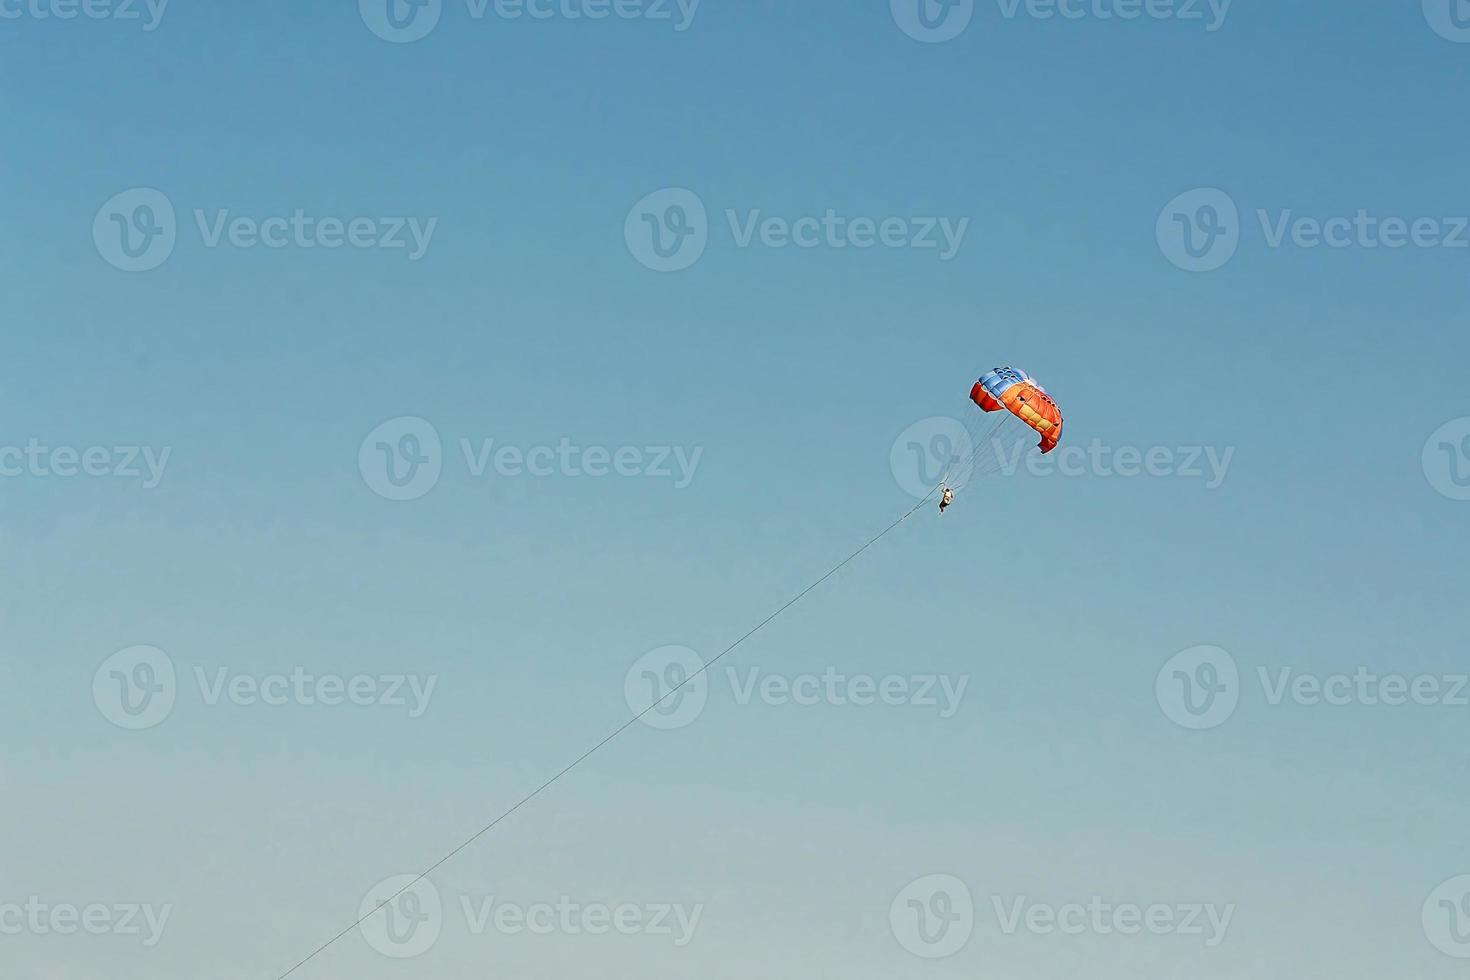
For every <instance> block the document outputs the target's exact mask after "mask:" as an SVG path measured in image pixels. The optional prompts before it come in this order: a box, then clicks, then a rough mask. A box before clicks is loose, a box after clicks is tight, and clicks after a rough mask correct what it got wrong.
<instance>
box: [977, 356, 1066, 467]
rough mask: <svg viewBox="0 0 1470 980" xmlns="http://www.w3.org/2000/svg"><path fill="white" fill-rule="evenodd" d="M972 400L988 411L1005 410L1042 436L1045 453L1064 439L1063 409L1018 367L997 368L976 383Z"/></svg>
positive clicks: (1042, 449) (1042, 448) (1041, 444)
mask: <svg viewBox="0 0 1470 980" xmlns="http://www.w3.org/2000/svg"><path fill="white" fill-rule="evenodd" d="M970 400H971V401H973V402H974V403H975V404H976V405H979V406H980V407H981V408H983V409H984V410H985V411H987V412H999V411H1001V410H1005V411H1008V412H1010V413H1011V414H1012V415H1014V416H1016V418H1018V419H1020V420H1021V421H1022V422H1025V423H1026V424H1027V425H1029V426H1030V427H1031V428H1033V429H1035V430H1036V431H1037V432H1038V433H1040V434H1041V442H1040V444H1039V445H1040V447H1041V451H1042V453H1049V452H1051V451H1052V450H1053V449H1055V448H1057V443H1058V442H1060V441H1061V438H1062V410H1061V409H1059V408H1057V403H1056V402H1054V401H1052V400H1051V396H1050V395H1048V394H1047V393H1046V389H1044V388H1042V387H1041V385H1039V384H1037V383H1036V382H1035V381H1032V380H1031V376H1030V375H1029V374H1027V373H1026V372H1025V371H1022V370H1020V369H1019V368H1011V367H1002V368H996V369H995V370H994V371H991V372H990V373H989V374H987V375H985V376H984V377H982V378H981V379H980V380H979V381H976V382H975V387H973V388H971V389H970Z"/></svg>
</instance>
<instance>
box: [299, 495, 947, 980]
mask: <svg viewBox="0 0 1470 980" xmlns="http://www.w3.org/2000/svg"><path fill="white" fill-rule="evenodd" d="M941 485H942V484H935V486H934V488H933V489H931V490H930V491H929V492H928V493H927V494H925V495H924V499H923V500H920V501H919V502H918V503H917V504H915V505H914V506H913V507H911V508H909V509H908V510H907V511H905V512H904V514H903V515H902V516H900V517H899V518H898V520H896V521H894V522H893V523H892V524H890V525H888V526H887V527H885V528H884V529H883V530H881V531H879V532H878V533H877V534H875V535H873V536H872V537H871V538H869V539H868V540H867V541H866V542H865V543H864V544H863V545H862V547H860V548H858V549H857V550H856V551H854V552H853V553H852V554H850V555H848V556H847V557H846V558H844V559H842V560H841V561H840V562H838V563H837V564H835V565H833V566H832V567H831V568H829V569H828V570H827V571H826V573H824V574H823V575H822V577H821V578H819V579H817V580H816V581H814V582H812V583H811V584H810V585H808V586H807V587H806V588H804V589H802V590H801V591H800V592H798V593H796V595H794V596H792V597H791V598H790V599H788V600H786V603H785V604H784V605H782V606H780V607H779V608H777V609H776V611H775V612H773V613H771V614H770V615H769V616H767V617H766V618H765V619H763V620H761V621H760V622H759V623H756V624H755V625H754V626H752V627H751V628H750V629H749V630H747V631H746V632H745V633H744V634H742V635H741V636H740V638H739V639H737V640H736V641H735V642H734V643H731V644H730V645H729V646H727V647H725V649H723V650H721V651H720V652H719V653H718V654H716V655H715V657H714V658H713V659H711V660H710V661H709V663H707V664H705V665H703V666H702V667H700V668H699V669H698V670H696V671H694V672H693V673H691V674H690V675H689V676H688V677H686V678H684V680H683V681H681V682H679V684H677V685H675V686H674V687H672V688H670V689H669V691H668V693H666V694H665V695H664V696H663V697H661V698H659V699H658V700H657V701H654V702H653V703H652V704H650V705H649V706H648V707H646V708H644V709H643V710H642V711H640V712H638V713H637V714H636V715H634V716H633V717H632V718H629V719H628V720H627V721H625V722H623V723H622V724H621V725H619V726H618V727H617V728H616V729H614V730H613V731H612V732H610V733H608V734H607V735H606V736H604V737H603V739H602V740H601V741H600V742H598V743H596V744H595V745H593V746H592V747H591V748H590V749H588V750H587V751H586V752H583V753H582V754H581V755H579V756H577V758H575V759H573V760H572V761H571V762H570V763H568V764H567V765H566V766H565V767H564V768H563V769H562V770H561V771H559V772H558V773H557V774H556V775H554V776H552V777H551V778H550V779H548V780H546V781H545V782H543V783H542V784H541V785H540V786H537V787H536V788H535V789H533V790H531V792H529V793H527V794H526V795H525V796H523V797H521V798H520V800H518V801H517V802H516V803H515V804H514V805H513V806H511V807H510V808H509V809H507V810H505V811H504V812H502V813H501V814H500V815H499V816H498V817H496V818H495V819H494V820H491V821H490V822H489V823H487V824H486V825H485V826H484V827H481V828H480V829H479V830H478V831H476V832H475V833H474V834H473V835H472V836H471V837H469V838H468V839H466V840H465V841H464V842H463V843H462V844H460V845H459V846H458V847H456V848H454V850H452V851H450V852H449V853H448V854H445V855H444V856H443V857H442V858H440V859H439V860H438V861H435V862H434V863H433V864H432V865H430V866H429V867H428V868H425V869H424V871H423V872H422V873H421V874H419V876H418V877H416V878H414V879H413V880H412V881H410V882H409V883H408V884H406V885H404V886H403V887H402V888H400V889H398V891H396V892H394V893H393V894H392V895H389V896H388V897H387V898H385V899H383V901H382V902H380V903H379V904H378V905H376V906H374V907H373V909H372V911H370V912H366V913H364V914H363V915H362V916H360V917H359V918H358V919H357V921H356V922H353V923H352V924H350V925H348V926H347V928H345V929H343V930H342V931H341V932H339V933H337V934H336V935H335V936H333V937H332V938H331V939H328V940H327V941H326V942H324V943H322V944H321V945H320V946H318V947H317V948H316V949H315V950H313V951H312V952H311V953H310V954H309V955H308V956H306V957H305V958H304V959H302V960H301V961H300V962H299V963H297V964H296V965H295V966H293V967H291V969H289V970H287V971H286V972H285V973H282V974H281V975H280V976H279V977H277V978H276V980H286V978H287V977H289V976H291V975H292V974H293V973H295V972H296V971H297V970H299V969H301V968H302V967H303V966H305V965H306V964H308V963H310V962H311V961H312V960H314V959H316V958H317V957H318V956H320V955H321V954H322V953H324V952H326V951H327V949H329V948H330V947H331V946H332V945H333V944H334V943H336V942H337V941H338V940H339V939H341V938H342V937H343V936H346V935H347V934H348V933H349V932H351V931H352V930H353V929H356V928H357V927H358V926H360V925H362V924H363V923H364V922H366V921H367V920H368V919H370V918H371V917H372V916H374V915H376V914H377V913H379V912H381V911H382V910H383V908H384V907H385V906H387V905H388V904H389V903H391V902H392V901H393V900H394V899H396V898H398V896H400V895H402V894H403V893H404V892H406V891H408V890H409V889H410V888H412V887H414V886H415V885H417V884H418V883H419V882H421V881H423V880H424V879H425V878H427V877H428V876H429V875H431V874H433V873H434V872H435V871H437V870H438V869H439V868H441V867H442V866H443V865H445V864H446V863H448V862H449V860H450V859H452V858H453V857H454V856H455V855H457V854H459V852H460V851H463V850H464V849H465V848H467V847H469V846H470V845H471V844H473V843H474V842H475V841H477V840H479V839H480V838H481V837H484V836H485V835H486V834H488V833H489V832H490V831H491V830H493V829H494V828H495V826H496V825H497V824H499V823H500V822H501V821H502V820H504V819H505V818H506V817H509V816H510V815H511V814H513V813H515V812H516V811H517V810H519V809H520V808H521V807H523V806H525V805H526V804H527V803H530V802H531V801H532V800H534V799H535V798H536V797H538V796H540V795H541V794H542V793H544V792H545V791H546V790H547V789H548V788H550V786H551V785H552V784H553V783H555V782H556V781H557V780H559V779H561V778H562V777H563V776H565V775H566V774H567V773H569V772H571V771H572V770H573V769H575V768H577V767H578V766H579V765H581V764H582V763H583V762H585V761H586V760H587V759H588V758H589V757H590V756H591V755H592V754H593V753H594V752H596V751H597V750H598V749H600V748H602V747H603V746H604V745H607V743H609V742H611V741H612V740H613V739H615V738H617V737H618V736H619V735H621V734H623V732H625V731H627V730H628V729H629V728H631V727H632V726H633V725H634V724H635V723H637V722H638V721H639V719H641V718H642V717H643V716H644V715H646V714H648V713H649V712H650V711H652V710H653V709H655V708H657V707H658V706H659V705H661V704H663V703H664V702H665V701H667V700H668V699H669V698H671V697H673V696H674V695H675V694H677V693H678V692H679V691H680V690H682V689H683V688H684V686H685V685H687V684H689V683H690V682H691V681H693V680H694V679H695V678H696V677H699V676H700V675H701V674H704V673H706V672H707V671H708V670H709V669H710V668H711V667H713V666H714V665H715V664H717V663H718V662H719V661H720V660H721V659H722V658H724V656H725V655H726V654H728V653H729V652H730V651H732V650H734V649H735V648H736V647H738V646H740V644H742V643H744V642H745V641H746V640H748V639H750V638H751V637H752V636H754V635H755V634H756V633H759V632H760V631H761V630H762V629H764V628H765V627H766V626H767V625H768V624H770V623H771V621H772V620H774V619H775V618H776V617H777V616H779V615H781V614H782V613H784V612H785V611H786V610H788V609H790V608H791V607H792V606H794V605H796V604H797V603H798V602H800V601H801V600H802V599H804V598H806V595H807V593H809V592H811V591H812V590H813V589H815V588H816V587H817V586H819V585H821V584H822V583H823V582H825V581H827V580H828V579H829V578H831V577H832V576H833V575H836V574H837V573H838V572H840V571H841V570H842V569H843V568H844V567H845V566H847V565H848V564H849V563H851V562H852V561H854V560H856V559H857V557H858V556H859V555H861V554H862V553H863V552H865V551H867V550H868V549H869V548H871V547H873V545H875V544H877V543H878V542H879V541H881V540H883V538H885V537H887V536H888V534H889V532H891V531H893V530H894V529H895V528H897V527H898V526H899V525H900V524H902V523H903V522H904V521H906V520H908V519H909V518H910V517H912V516H914V514H916V513H918V510H919V508H920V507H923V506H924V505H925V504H927V503H928V502H929V501H930V499H931V498H933V496H934V494H935V493H937V492H938V491H939V488H940V486H941Z"/></svg>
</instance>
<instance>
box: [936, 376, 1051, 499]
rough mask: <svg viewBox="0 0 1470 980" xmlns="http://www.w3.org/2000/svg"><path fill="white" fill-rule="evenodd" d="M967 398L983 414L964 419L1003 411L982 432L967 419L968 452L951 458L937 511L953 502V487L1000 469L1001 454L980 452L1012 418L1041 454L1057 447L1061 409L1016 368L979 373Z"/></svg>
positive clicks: (978, 417)
mask: <svg viewBox="0 0 1470 980" xmlns="http://www.w3.org/2000/svg"><path fill="white" fill-rule="evenodd" d="M970 400H971V401H972V402H974V403H975V404H976V405H977V406H978V407H979V408H980V409H981V411H983V412H985V413H986V414H985V415H973V416H968V415H967V416H966V418H967V420H969V419H983V418H986V416H988V415H989V414H990V413H992V412H1003V413H1005V414H1002V415H1000V416H998V417H997V418H996V419H995V421H994V422H993V423H991V424H990V426H989V429H988V431H986V432H981V431H979V430H980V429H981V428H983V426H979V425H977V424H975V423H974V422H971V421H967V423H966V426H965V428H966V431H967V433H968V434H969V444H968V446H967V450H968V451H967V452H965V453H963V454H962V455H961V456H960V457H958V458H956V459H955V460H952V461H951V464H950V468H949V469H948V470H947V471H946V472H945V475H944V478H943V479H942V480H941V482H940V487H941V493H940V495H939V513H941V514H943V513H944V511H945V510H946V509H947V508H948V507H949V506H950V505H951V504H953V503H954V495H955V491H956V490H959V489H961V488H962V487H963V486H964V485H965V484H966V483H968V482H969V481H970V480H971V479H974V478H976V477H980V476H989V475H991V474H993V473H995V472H997V471H999V470H1000V469H1001V468H1002V462H1003V456H1002V454H1001V453H1000V452H999V451H997V452H995V453H993V454H992V455H991V456H982V453H983V452H984V450H985V449H986V446H987V444H988V443H996V445H997V448H998V437H999V436H1000V434H1001V433H1002V431H1003V430H1004V429H1005V428H1006V427H1007V424H1008V423H1009V424H1014V420H1017V419H1019V420H1020V421H1021V422H1022V423H1024V424H1025V425H1026V426H1027V427H1028V428H1030V429H1031V430H1033V431H1034V432H1036V433H1037V434H1038V435H1040V436H1041V441H1040V442H1039V443H1037V448H1039V449H1040V450H1041V452H1042V454H1043V455H1045V454H1046V453H1049V452H1051V451H1052V450H1053V449H1055V448H1057V443H1058V442H1060V441H1061V438H1062V411H1061V409H1060V408H1058V407H1057V403H1056V402H1055V401H1053V400H1052V397H1051V396H1050V395H1048V394H1047V393H1046V389H1045V388H1043V387H1041V385H1039V384H1037V383H1036V382H1035V381H1034V380H1033V379H1032V378H1031V376H1030V375H1029V374H1027V373H1026V372H1025V371H1022V370H1021V369H1019V368H1013V367H999V368H996V369H995V370H994V371H991V372H989V373H987V374H984V375H982V376H981V377H980V380H979V381H976V382H975V385H974V387H972V388H971V389H970Z"/></svg>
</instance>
